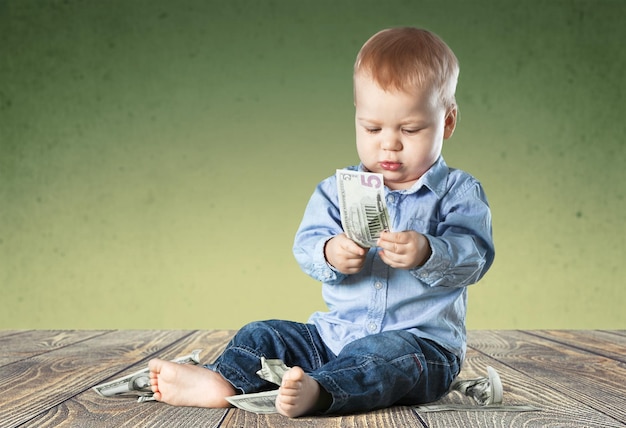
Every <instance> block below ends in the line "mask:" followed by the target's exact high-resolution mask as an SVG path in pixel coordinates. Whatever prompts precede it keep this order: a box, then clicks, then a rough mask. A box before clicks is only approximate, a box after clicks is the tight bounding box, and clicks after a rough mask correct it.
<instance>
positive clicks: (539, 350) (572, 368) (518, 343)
mask: <svg viewBox="0 0 626 428" xmlns="http://www.w3.org/2000/svg"><path fill="white" fill-rule="evenodd" d="M469 345H470V346H471V347H472V348H474V349H476V350H478V351H479V352H480V353H483V354H485V355H488V356H490V357H492V358H494V359H496V360H498V361H499V362H500V363H502V364H505V365H506V366H508V367H510V368H512V369H514V370H516V371H518V372H520V373H523V374H524V375H526V376H528V377H529V378H530V381H529V382H526V383H527V384H529V386H533V385H534V386H535V388H536V389H537V390H538V391H543V389H544V387H545V388H549V389H552V390H553V391H554V392H555V393H558V394H559V396H561V397H563V396H566V397H569V398H571V399H573V400H575V401H577V402H578V403H580V404H579V406H589V407H591V408H593V409H595V410H597V411H598V412H599V414H605V415H608V416H610V417H612V418H613V419H614V421H615V422H614V423H620V424H621V423H622V421H625V420H626V389H625V387H624V385H626V370H625V368H626V366H625V365H624V363H622V362H619V361H616V360H613V359H610V358H606V357H603V356H599V355H596V354H593V353H590V352H586V351H584V350H581V349H577V348H571V347H569V346H566V345H563V344H562V343H555V342H553V341H549V340H545V339H543V338H539V337H537V336H534V335H532V334H527V333H524V332H519V331H497V332H496V331H472V332H471V334H470V336H469ZM507 374H508V373H507ZM539 397H541V399H542V400H548V399H549V398H550V393H549V391H545V392H541V393H540V394H539ZM562 407H563V406H562ZM619 426H622V425H619Z"/></svg>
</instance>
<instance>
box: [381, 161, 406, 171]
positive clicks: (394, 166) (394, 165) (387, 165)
mask: <svg viewBox="0 0 626 428" xmlns="http://www.w3.org/2000/svg"><path fill="white" fill-rule="evenodd" d="M401 166H402V164H401V163H400V162H392V161H382V162H381V163H380V167H381V168H382V169H384V170H385V171H397V170H398V169H400V167H401Z"/></svg>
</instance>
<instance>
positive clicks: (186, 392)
mask: <svg viewBox="0 0 626 428" xmlns="http://www.w3.org/2000/svg"><path fill="white" fill-rule="evenodd" d="M148 367H149V368H150V384H151V385H152V392H154V398H155V399H156V400H157V401H162V402H164V403H167V404H171V405H172V406H193V407H229V406H230V404H229V403H228V401H226V400H225V399H224V397H229V396H231V395H235V389H234V388H233V386H232V385H231V384H230V382H228V381H227V380H226V379H224V378H223V377H222V375H220V374H219V373H216V372H214V371H213V370H209V369H207V368H205V367H202V366H192V365H187V364H177V363H172V362H171V361H165V360H160V359H154V360H150V362H149V363H148Z"/></svg>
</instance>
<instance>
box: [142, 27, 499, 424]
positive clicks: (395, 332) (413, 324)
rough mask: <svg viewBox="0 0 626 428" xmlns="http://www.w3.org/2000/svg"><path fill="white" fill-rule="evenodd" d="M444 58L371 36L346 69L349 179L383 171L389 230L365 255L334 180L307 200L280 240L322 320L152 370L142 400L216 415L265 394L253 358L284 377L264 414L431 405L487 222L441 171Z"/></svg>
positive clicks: (479, 198) (446, 102)
mask: <svg viewBox="0 0 626 428" xmlns="http://www.w3.org/2000/svg"><path fill="white" fill-rule="evenodd" d="M458 73H459V67H458V62H457V59H456V57H455V55H454V53H453V52H452V51H451V50H450V48H449V47H448V46H447V45H446V44H445V43H444V42H443V41H442V40H441V39H439V38H438V37H437V36H436V35H434V34H432V33H431V32H429V31H426V30H422V29H416V28H394V29H387V30H383V31H381V32H379V33H377V34H375V35H374V36H373V37H372V38H370V40H368V41H367V42H366V43H365V44H364V45H363V47H362V48H361V50H360V51H359V54H358V56H357V59H356V63H355V67H354V104H355V125H356V146H357V152H358V155H359V159H360V161H361V162H360V164H359V165H358V166H354V167H350V168H349V169H352V170H360V171H369V172H376V173H381V174H383V177H384V184H385V197H386V203H387V207H388V210H389V215H390V218H391V221H392V224H391V227H390V228H391V230H392V231H394V232H383V233H382V235H381V237H380V239H379V240H378V242H377V247H376V248H369V249H368V248H362V247H360V246H359V245H357V244H356V243H355V242H353V241H352V240H350V239H349V238H348V237H347V236H346V235H345V233H344V232H343V230H342V227H341V220H340V213H339V202H338V196H337V183H336V178H335V175H333V176H331V177H329V178H327V179H325V180H324V181H322V182H321V183H320V184H319V185H318V186H317V188H316V189H315V192H314V193H313V195H312V197H311V199H310V201H309V203H308V205H307V207H306V210H305V213H304V217H303V220H302V223H301V225H300V228H299V229H298V231H297V233H296V237H295V242H294V249H293V250H294V255H295V257H296V260H297V261H298V263H299V264H300V266H301V267H302V269H303V270H304V272H306V273H307V274H309V275H310V276H312V277H313V278H315V279H317V280H319V281H321V282H322V284H323V285H322V295H323V297H324V300H325V302H326V304H327V306H328V311H327V312H316V313H314V314H313V315H312V316H311V317H310V319H309V321H308V322H307V323H295V322H289V321H280V320H269V321H262V322H254V323H251V324H248V325H246V326H244V327H243V328H242V329H241V330H239V332H238V333H237V334H236V335H235V337H234V338H233V339H232V341H231V342H230V343H229V345H228V346H227V347H226V349H225V350H224V352H223V353H222V355H220V356H219V357H218V358H217V360H216V361H215V363H213V364H209V365H207V366H205V367H198V366H183V365H177V364H174V363H170V362H167V361H163V360H159V359H156V360H152V361H151V362H150V364H149V366H150V369H151V383H152V390H153V391H154V397H155V398H156V399H157V400H159V401H164V402H166V403H169V404H172V405H186V406H200V407H226V406H228V402H227V401H226V400H225V399H224V397H227V396H231V395H235V394H238V393H252V392H260V391H264V390H270V389H273V388H275V386H273V384H271V383H269V382H266V381H265V380H263V379H261V378H260V377H258V376H257V375H256V371H257V370H259V368H260V366H261V363H260V361H261V357H265V358H267V359H281V360H283V361H284V362H285V364H286V365H287V366H290V367H292V368H291V369H290V370H289V371H288V372H287V373H286V374H285V375H284V377H283V381H282V385H281V386H280V389H279V392H278V397H277V399H276V409H277V411H278V412H279V413H281V414H283V415H285V416H289V417H298V416H302V415H306V414H313V413H332V414H341V413H344V414H345V413H354V412H362V411H368V410H373V409H377V408H383V407H388V406H392V405H414V404H421V403H427V402H431V401H435V400H437V399H439V398H440V397H442V396H443V395H445V394H446V393H447V391H448V388H449V386H450V384H451V382H452V380H453V379H454V378H455V377H456V376H457V374H458V373H459V370H460V366H461V363H462V361H463V359H464V357H465V350H466V332H465V314H466V306H467V288H466V287H467V286H468V285H470V284H473V283H475V282H477V281H478V280H479V279H480V278H481V277H482V276H483V275H484V274H485V272H486V271H487V269H488V268H489V267H490V266H491V263H492V261H493V258H494V247H493V241H492V234H491V213H490V210H489V206H488V204H487V200H486V197H485V194H484V192H483V189H482V187H481V185H480V183H479V182H478V181H477V180H476V179H475V178H473V177H472V176H470V175H469V174H467V173H465V172H463V171H461V170H458V169H453V168H449V167H448V166H447V165H446V163H445V162H444V160H443V158H442V156H441V149H442V145H443V141H444V140H445V139H447V138H449V137H450V136H451V135H452V134H453V132H454V129H455V126H456V119H457V106H456V101H455V90H456V83H457V78H458Z"/></svg>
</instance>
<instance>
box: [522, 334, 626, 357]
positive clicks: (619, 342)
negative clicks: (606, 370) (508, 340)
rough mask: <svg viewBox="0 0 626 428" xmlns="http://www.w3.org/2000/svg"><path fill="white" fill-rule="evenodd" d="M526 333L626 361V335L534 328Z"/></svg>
mask: <svg viewBox="0 0 626 428" xmlns="http://www.w3.org/2000/svg"><path fill="white" fill-rule="evenodd" d="M526 333H528V334H532V335H534V336H537V337H542V338H544V339H548V340H552V341H555V342H559V343H562V344H565V345H567V346H570V347H572V348H579V349H583V350H586V351H588V352H592V353H594V354H597V355H602V356H604V357H607V358H611V359H614V360H617V361H621V362H623V363H624V362H626V336H621V335H619V334H613V333H611V332H605V331H598V330H533V331H526Z"/></svg>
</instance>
